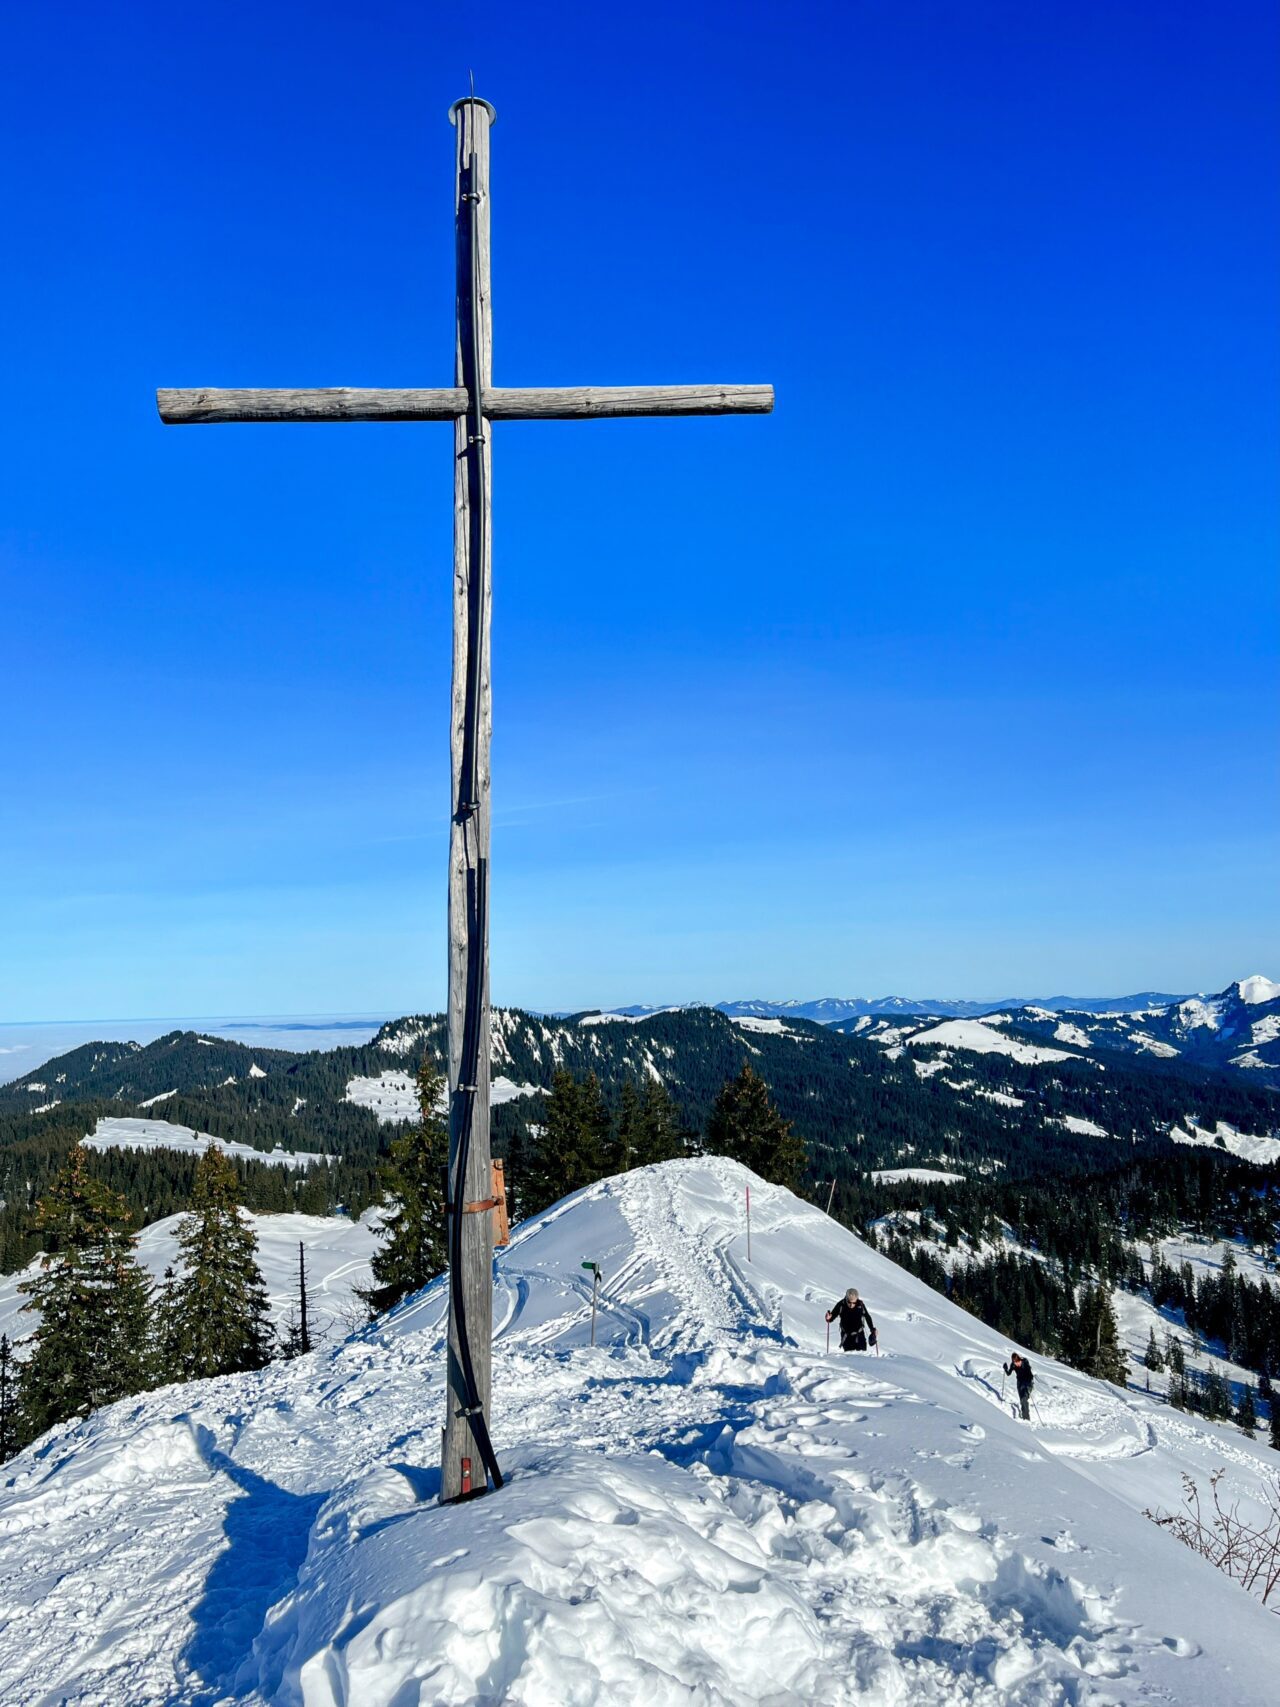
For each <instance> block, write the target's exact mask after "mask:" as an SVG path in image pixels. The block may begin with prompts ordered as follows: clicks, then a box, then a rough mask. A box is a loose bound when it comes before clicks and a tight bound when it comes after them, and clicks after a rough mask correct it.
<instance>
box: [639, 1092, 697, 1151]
mask: <svg viewBox="0 0 1280 1707" xmlns="http://www.w3.org/2000/svg"><path fill="white" fill-rule="evenodd" d="M688 1154H689V1149H688V1145H687V1144H686V1142H685V1138H684V1134H683V1133H682V1132H681V1130H680V1117H679V1115H678V1114H677V1112H676V1105H675V1103H674V1102H673V1101H672V1100H671V1093H670V1091H669V1090H668V1089H667V1087H666V1086H665V1085H664V1084H662V1083H661V1082H660V1081H659V1080H658V1079H649V1080H647V1081H646V1083H645V1087H644V1090H643V1092H642V1093H641V1097H640V1141H639V1144H638V1146H637V1154H636V1161H635V1163H633V1166H641V1165H646V1164H648V1163H651V1162H673V1161H675V1159H676V1158H677V1157H678V1156H686V1155H688Z"/></svg>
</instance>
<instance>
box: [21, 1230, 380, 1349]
mask: <svg viewBox="0 0 1280 1707" xmlns="http://www.w3.org/2000/svg"><path fill="white" fill-rule="evenodd" d="M241 1213H242V1215H244V1216H245V1218H246V1219H247V1220H249V1221H251V1222H252V1223H253V1230H254V1232H255V1233H256V1234H257V1238H258V1267H259V1269H260V1270H261V1272H262V1280H263V1284H264V1285H265V1287H266V1289H267V1295H268V1298H269V1300H270V1303H271V1319H272V1321H273V1322H274V1323H275V1324H276V1326H277V1327H283V1325H284V1324H285V1322H286V1321H287V1320H288V1318H289V1314H290V1311H292V1310H295V1309H296V1307H297V1302H298V1244H299V1242H301V1243H302V1245H303V1246H304V1247H305V1249H306V1259H307V1290H308V1292H309V1293H310V1295H311V1305H312V1321H311V1331H312V1337H313V1338H314V1339H315V1341H316V1343H317V1344H320V1343H323V1342H325V1341H328V1340H335V1339H341V1338H343V1337H344V1336H345V1335H346V1334H347V1333H349V1332H350V1328H351V1322H350V1320H349V1318H350V1317H351V1316H352V1315H353V1313H354V1310H355V1306H356V1303H357V1300H356V1296H355V1289H356V1287H357V1286H367V1285H368V1284H369V1280H370V1274H371V1271H370V1267H369V1264H370V1262H371V1260H372V1257H373V1253H374V1251H375V1250H376V1249H377V1245H378V1228H379V1225H380V1215H379V1212H378V1211H377V1210H376V1209H371V1210H369V1211H367V1212H366V1213H365V1214H364V1215H362V1216H361V1218H360V1220H359V1221H351V1220H348V1219H347V1218H346V1217H345V1216H342V1215H254V1214H250V1213H249V1211H247V1210H242V1211H241ZM181 1219H182V1217H181V1215H167V1216H165V1218H164V1219H163V1220H162V1221H153V1222H152V1223H151V1224H150V1225H149V1226H147V1227H144V1228H143V1229H142V1232H141V1233H140V1234H139V1235H138V1260H139V1262H140V1263H141V1264H142V1266H143V1267H144V1268H145V1269H146V1271H147V1273H148V1274H149V1275H150V1276H151V1278H152V1279H153V1280H155V1281H159V1280H161V1279H162V1278H163V1276H164V1271H165V1270H166V1269H167V1268H168V1267H169V1266H170V1265H171V1264H172V1263H174V1262H176V1260H177V1255H178V1240H177V1231H178V1223H179V1222H180V1221H181ZM37 1269H38V1260H37V1261H33V1262H32V1263H30V1264H29V1265H28V1266H27V1267H26V1268H25V1269H23V1270H22V1271H21V1272H19V1273H17V1274H5V1275H0V1333H6V1334H8V1335H9V1338H10V1339H11V1340H14V1341H17V1340H20V1339H21V1338H22V1337H23V1336H24V1335H26V1334H28V1333H30V1332H31V1330H32V1328H34V1326H35V1323H36V1318H35V1315H34V1314H33V1313H32V1312H31V1311H29V1310H28V1309H27V1308H26V1303H27V1300H26V1299H25V1298H24V1297H23V1296H22V1294H21V1293H20V1292H19V1291H18V1287H19V1286H20V1285H21V1283H22V1282H23V1281H24V1280H26V1279H29V1278H30V1277H31V1276H32V1275H33V1274H35V1273H36V1272H37Z"/></svg>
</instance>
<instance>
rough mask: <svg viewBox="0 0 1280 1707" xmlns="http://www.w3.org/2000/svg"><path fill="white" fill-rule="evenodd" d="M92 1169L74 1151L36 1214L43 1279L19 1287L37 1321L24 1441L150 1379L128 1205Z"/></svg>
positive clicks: (146, 1305)
mask: <svg viewBox="0 0 1280 1707" xmlns="http://www.w3.org/2000/svg"><path fill="white" fill-rule="evenodd" d="M88 1163H89V1156H88V1152H87V1151H86V1150H85V1148H84V1145H83V1144H77V1145H75V1146H74V1148H73V1149H72V1150H71V1153H70V1155H69V1156H68V1157H67V1160H66V1163H65V1165H64V1166H63V1168H62V1169H61V1171H60V1172H59V1173H58V1175H57V1177H56V1178H55V1179H54V1181H53V1183H52V1184H51V1185H50V1187H49V1189H48V1191H47V1192H46V1194H45V1195H44V1197H42V1198H41V1200H40V1202H39V1203H38V1204H37V1206H36V1212H35V1215H34V1216H33V1217H32V1226H33V1229H34V1230H35V1232H36V1233H37V1235H38V1236H39V1238H40V1240H41V1243H42V1245H43V1247H44V1254H43V1256H42V1257H41V1260H40V1272H39V1273H38V1274H37V1275H36V1276H35V1277H34V1278H33V1279H31V1280H26V1281H23V1283H22V1284H21V1286H20V1287H19V1288H18V1290H19V1291H20V1292H22V1293H24V1294H25V1295H26V1296H27V1297H28V1298H29V1299H30V1300H31V1303H30V1308H31V1309H33V1310H37V1311H38V1312H39V1314H40V1325H39V1327H37V1328H36V1330H35V1332H34V1333H33V1335H32V1336H31V1338H32V1352H31V1356H30V1357H29V1358H28V1359H27V1361H26V1363H25V1364H24V1365H23V1370H22V1379H21V1394H22V1412H21V1426H20V1433H21V1435H22V1437H23V1439H24V1440H31V1439H34V1438H35V1436H36V1435H39V1434H43V1433H44V1431H45V1430H46V1429H47V1428H51V1427H52V1426H53V1424H54V1423H58V1422H64V1421H66V1420H67V1419H68V1418H70V1417H83V1416H87V1415H88V1414H89V1412H90V1411H92V1410H96V1409H97V1407H98V1406H99V1405H109V1404H111V1403H112V1402H113V1401H114V1400H116V1399H123V1398H126V1397H128V1395H130V1394H131V1393H139V1392H142V1391H143V1389H144V1388H146V1387H149V1386H150V1385H152V1383H153V1380H154V1377H155V1355H154V1344H153V1339H152V1332H151V1319H150V1316H151V1282H150V1280H149V1279H148V1277H147V1275H146V1274H145V1273H144V1272H143V1270H142V1269H141V1268H140V1267H139V1266H138V1262H137V1260H136V1258H135V1256H134V1247H135V1244H136V1235H135V1234H134V1232H133V1230H132V1225H131V1221H130V1216H129V1212H128V1210H127V1208H126V1207H125V1202H124V1199H123V1198H122V1197H119V1196H117V1194H116V1193H115V1192H113V1191H108V1190H107V1188H106V1187H105V1186H104V1185H102V1184H101V1182H100V1181H98V1180H96V1179H94V1178H93V1177H92V1175H91V1174H90V1173H89V1171H88Z"/></svg>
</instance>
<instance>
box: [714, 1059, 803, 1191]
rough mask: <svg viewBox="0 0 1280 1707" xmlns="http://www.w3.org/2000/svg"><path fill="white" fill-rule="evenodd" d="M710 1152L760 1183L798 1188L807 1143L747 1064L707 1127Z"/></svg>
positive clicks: (726, 1090)
mask: <svg viewBox="0 0 1280 1707" xmlns="http://www.w3.org/2000/svg"><path fill="white" fill-rule="evenodd" d="M707 1151H708V1153H709V1154H711V1155H713V1156H728V1157H729V1158H730V1159H731V1160H733V1161H735V1162H741V1163H743V1165H744V1166H745V1167H748V1168H751V1169H752V1170H753V1171H754V1172H755V1173H758V1174H759V1175H760V1176H761V1178H762V1179H767V1180H771V1181H772V1182H773V1183H774V1184H775V1185H785V1186H788V1187H790V1189H791V1190H792V1191H795V1190H797V1189H798V1188H799V1185H800V1179H801V1176H802V1174H803V1173H804V1165H805V1154H804V1143H803V1141H802V1140H801V1139H800V1138H798V1137H797V1136H796V1135H795V1133H794V1132H793V1131H792V1129H791V1122H790V1121H789V1120H784V1119H783V1118H782V1116H781V1115H780V1114H779V1113H778V1111H777V1109H776V1108H775V1107H774V1105H773V1101H772V1099H771V1098H770V1096H769V1087H768V1086H767V1085H766V1084H765V1082H764V1080H763V1079H762V1078H761V1077H760V1076H759V1074H758V1073H756V1072H754V1071H753V1069H752V1066H751V1063H750V1062H749V1061H747V1062H744V1063H743V1067H742V1071H741V1072H740V1073H739V1074H738V1076H737V1078H736V1079H726V1080H725V1083H724V1085H723V1086H722V1087H721V1090H720V1094H719V1095H718V1096H717V1098H716V1100H715V1106H714V1107H713V1108H712V1110H711V1118H710V1119H709V1120H708V1122H707Z"/></svg>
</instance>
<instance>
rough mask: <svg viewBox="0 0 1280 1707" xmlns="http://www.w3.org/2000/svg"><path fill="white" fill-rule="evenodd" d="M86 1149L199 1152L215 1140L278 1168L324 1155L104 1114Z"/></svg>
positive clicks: (226, 1150) (230, 1150) (245, 1157)
mask: <svg viewBox="0 0 1280 1707" xmlns="http://www.w3.org/2000/svg"><path fill="white" fill-rule="evenodd" d="M84 1142H85V1144H86V1146H87V1147H88V1148H89V1149H90V1150H196V1151H199V1152H200V1153H201V1154H202V1155H203V1153H204V1152H205V1151H206V1150H207V1149H208V1148H209V1146H210V1144H216V1145H217V1146H218V1147H219V1149H220V1150H222V1151H223V1152H224V1153H225V1154H226V1155H228V1156H235V1157H238V1158H239V1159H240V1160H241V1161H246V1162H269V1163H272V1164H274V1165H275V1166H277V1167H282V1168H306V1167H310V1165H311V1163H312V1162H323V1161H327V1160H328V1158H327V1157H325V1156H322V1155H320V1154H319V1153H317V1152H313V1151H310V1150H282V1149H280V1148H279V1146H277V1147H276V1148H275V1149H274V1150H255V1149H254V1147H253V1145H252V1144H239V1143H236V1142H234V1141H233V1140H231V1139H228V1138H216V1137H211V1136H210V1134H209V1133H208V1132H197V1131H196V1130H195V1129H194V1128H193V1127H190V1126H176V1125H175V1124H174V1123H173V1122H172V1121H170V1120H137V1119H134V1118H133V1117H131V1116H118V1115H104V1116H103V1117H102V1119H100V1120H99V1121H98V1124H97V1125H96V1126H95V1127H94V1129H93V1131H92V1132H91V1133H90V1134H89V1136H88V1137H87V1138H86V1139H85V1140H84Z"/></svg>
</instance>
